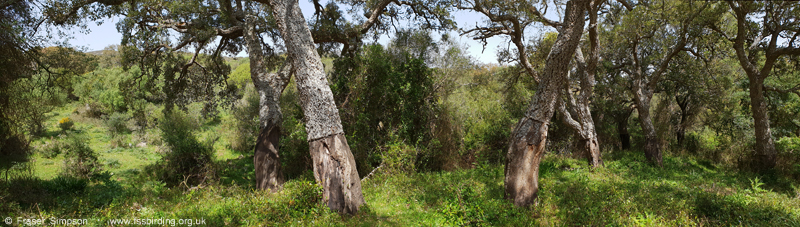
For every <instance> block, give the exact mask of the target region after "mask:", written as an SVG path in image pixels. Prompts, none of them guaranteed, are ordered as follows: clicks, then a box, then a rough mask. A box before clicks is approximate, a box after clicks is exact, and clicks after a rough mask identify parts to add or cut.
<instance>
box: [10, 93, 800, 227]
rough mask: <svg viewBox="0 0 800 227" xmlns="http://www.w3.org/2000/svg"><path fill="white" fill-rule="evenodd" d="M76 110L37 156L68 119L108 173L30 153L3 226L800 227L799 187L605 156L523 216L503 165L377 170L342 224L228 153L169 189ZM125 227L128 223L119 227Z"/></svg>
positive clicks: (153, 156) (555, 170) (145, 151)
mask: <svg viewBox="0 0 800 227" xmlns="http://www.w3.org/2000/svg"><path fill="white" fill-rule="evenodd" d="M75 108H76V106H75V105H67V106H65V107H62V108H59V109H57V110H56V111H54V112H53V113H52V114H51V115H50V116H49V117H50V119H49V120H48V121H47V122H48V123H52V124H50V125H51V126H50V127H49V128H48V132H47V133H46V134H45V135H46V136H43V137H41V138H38V139H36V140H35V141H33V142H32V146H33V147H38V146H42V144H44V143H45V142H46V141H49V140H51V138H52V137H58V135H59V134H60V129H58V127H56V126H55V124H54V122H57V121H58V119H61V118H63V117H65V116H69V117H71V118H75V119H76V120H75V121H76V125H75V128H74V129H73V133H77V134H81V135H83V136H85V137H86V138H87V139H88V143H89V147H90V148H92V149H93V150H94V151H95V152H97V154H98V159H99V161H100V163H102V164H104V167H103V169H104V170H105V171H107V172H106V173H105V174H102V175H100V176H98V177H95V178H93V179H91V180H77V179H72V178H67V177H61V176H60V175H59V173H60V172H61V169H62V167H61V166H62V165H63V157H62V156H63V155H58V156H56V157H54V158H45V157H43V156H42V155H41V154H39V153H34V154H33V155H32V156H30V157H29V158H28V159H27V160H26V162H24V164H27V166H28V167H29V168H17V167H16V166H18V165H19V163H16V162H14V161H15V160H13V159H2V160H0V162H2V163H0V167H2V168H3V169H0V170H3V175H2V176H3V183H2V184H0V218H3V219H4V220H9V219H5V218H7V217H10V218H12V219H10V220H12V222H11V224H10V225H12V226H22V225H25V223H26V222H25V219H28V220H29V221H31V220H33V219H40V220H41V219H44V223H45V224H50V223H51V221H58V219H64V221H67V220H71V221H72V223H79V222H82V220H73V219H85V220H86V221H87V223H86V224H88V225H90V226H109V225H115V226H128V225H135V224H136V223H135V222H137V221H138V222H140V223H154V225H156V226H165V225H168V226H171V225H172V224H175V225H177V226H187V225H189V224H190V223H191V225H200V226H203V225H205V226H223V225H225V226H263V225H269V226H272V225H290V226H307V225H313V226H354V225H356V226H443V225H455V226H460V225H482V226H530V225H534V226H537V225H540V226H564V225H569V226H578V225H580V226H587V225H588V226H606V225H612V226H620V225H623V226H708V225H711V226H720V225H722V226H730V225H736V226H740V225H741V226H800V182H797V181H794V180H792V179H789V178H786V177H781V176H773V175H765V176H762V175H757V174H753V173H749V172H741V171H737V170H731V169H726V168H723V167H720V166H717V165H715V164H713V163H711V162H709V161H706V160H702V159H698V158H694V157H691V156H677V157H676V156H673V155H665V158H664V167H663V168H654V167H651V166H650V165H648V164H646V163H645V161H644V156H643V155H642V153H641V152H636V151H610V152H606V153H604V154H603V159H604V161H605V166H604V167H602V168H599V169H596V170H592V169H591V168H589V167H588V166H587V164H586V163H585V161H583V160H575V159H572V158H569V157H563V156H559V155H547V156H546V158H545V160H544V161H543V162H542V165H541V167H540V168H541V176H540V187H541V191H540V192H539V199H538V203H537V204H536V205H534V206H532V207H530V208H516V207H514V206H513V205H511V204H510V203H509V202H507V201H505V200H504V199H503V166H502V165H477V167H476V168H473V169H463V170H456V171H450V172H422V173H390V172H381V171H380V170H379V171H378V173H377V174H376V175H374V176H372V177H370V178H369V179H367V180H365V181H363V182H362V187H363V192H364V197H365V198H366V202H367V205H365V206H364V207H362V210H361V211H360V212H359V213H358V214H357V215H354V216H348V215H339V214H336V213H334V212H331V211H330V210H329V209H328V208H327V207H326V206H325V205H323V204H321V202H320V191H321V189H320V188H319V187H318V186H317V185H316V184H315V183H314V180H313V176H312V175H311V173H310V172H309V173H307V174H304V175H302V176H300V177H297V178H294V179H289V180H288V182H287V183H286V184H285V187H284V189H283V190H282V191H280V192H278V193H268V192H264V191H257V190H254V180H253V179H252V176H253V163H252V157H251V156H247V155H242V154H236V153H235V152H232V151H230V150H229V149H227V148H225V147H224V146H223V145H215V146H214V150H215V165H216V166H217V167H218V172H217V175H218V180H216V181H214V182H212V183H207V184H204V185H203V186H200V187H188V186H172V187H170V186H168V185H167V184H166V183H164V182H160V181H157V180H155V179H153V178H152V177H149V176H147V174H143V171H144V169H146V167H147V166H148V165H155V164H156V163H157V161H158V160H159V159H160V158H161V155H160V154H159V152H160V151H159V148H158V147H157V146H153V145H147V144H144V145H142V144H133V143H130V142H129V141H134V140H133V139H132V137H133V135H132V134H127V135H125V136H127V137H126V138H127V139H123V140H119V139H117V140H116V141H112V140H114V139H113V138H110V137H109V136H108V135H107V133H106V129H105V126H103V123H102V121H101V120H98V119H90V118H81V117H80V116H77V115H76V114H74V113H73V110H74V109H75ZM219 127H221V126H220V125H219V124H218V122H217V123H214V122H210V123H207V124H203V125H202V126H201V133H200V135H199V136H198V137H200V138H201V139H202V138H205V137H208V136H213V135H214V134H215V133H216V132H218V131H219V130H220V128H219ZM157 133H158V131H157V130H156V131H151V132H147V133H145V135H144V136H148V135H150V134H157ZM112 143H115V144H116V146H111V144H112ZM137 145H139V146H137ZM20 163H21V162H20ZM362 174H363V173H362ZM187 219H190V220H187ZM126 220H127V221H129V222H130V223H129V224H124V223H122V224H118V223H116V222H117V221H120V222H124V221H126ZM170 221H173V223H170ZM62 223H64V222H62ZM3 224H8V223H6V222H0V225H3Z"/></svg>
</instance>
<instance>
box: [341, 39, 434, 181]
mask: <svg viewBox="0 0 800 227" xmlns="http://www.w3.org/2000/svg"><path fill="white" fill-rule="evenodd" d="M391 51H392V49H389V50H386V49H384V48H383V47H382V46H380V45H368V46H365V47H364V51H363V52H362V53H359V55H358V56H356V57H355V58H354V59H350V58H340V59H337V60H336V61H335V63H334V72H333V79H332V80H333V82H332V83H333V85H332V86H331V89H332V90H333V92H334V97H337V102H338V103H339V105H340V106H342V107H343V108H341V112H342V113H341V114H340V115H341V116H342V123H343V126H344V131H345V132H346V133H348V138H352V139H348V142H349V144H350V147H351V149H353V151H354V155H355V156H356V163H359V169H360V170H362V171H366V170H368V169H370V167H369V165H372V166H375V165H377V164H378V163H380V155H379V153H378V151H377V149H376V148H378V147H380V146H383V145H385V144H386V143H387V142H388V141H389V137H388V135H389V134H390V133H393V134H396V135H397V136H398V138H399V140H402V141H405V143H407V144H409V145H411V146H425V145H426V142H427V141H430V138H431V134H430V130H429V123H430V122H429V120H430V118H431V116H433V114H434V110H435V109H436V103H435V102H434V100H435V98H434V93H433V86H432V85H433V84H432V83H433V81H432V78H431V71H430V69H428V67H427V66H426V64H425V61H424V59H420V58H413V57H412V55H411V54H410V53H402V52H401V53H391V54H390V52H391Z"/></svg>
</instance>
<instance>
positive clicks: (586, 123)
mask: <svg viewBox="0 0 800 227" xmlns="http://www.w3.org/2000/svg"><path fill="white" fill-rule="evenodd" d="M575 60H576V63H577V65H578V70H577V72H578V73H577V74H578V76H580V78H579V80H580V83H581V89H580V91H581V93H580V94H578V98H577V100H576V98H575V97H574V95H573V94H572V92H571V91H570V86H569V82H567V83H564V85H565V86H564V89H562V92H563V95H562V96H563V97H562V99H558V112H559V113H561V114H562V115H564V117H562V118H561V119H562V120H563V121H564V123H565V124H567V125H568V126H570V128H572V129H573V130H575V132H576V133H577V134H578V136H579V137H580V138H579V143H580V148H581V149H582V150H583V153H584V156H585V157H586V158H587V160H588V161H589V164H590V165H591V166H592V168H597V167H600V165H602V164H603V160H602V159H601V158H600V146H599V143H598V142H597V132H596V131H595V127H594V120H593V119H592V113H591V110H590V109H589V99H591V96H592V94H593V86H594V72H589V70H588V69H587V67H586V61H585V60H584V58H583V53H582V51H581V49H580V48H577V50H575ZM594 65H596V64H594ZM567 75H569V73H568V74H567ZM567 79H568V80H569V79H571V78H569V76H567ZM564 99H566V101H564ZM567 107H571V110H573V111H570V110H568V109H567ZM571 112H574V114H572V113H571ZM573 115H575V116H576V117H577V118H573V117H572V116H573Z"/></svg>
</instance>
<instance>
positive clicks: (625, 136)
mask: <svg viewBox="0 0 800 227" xmlns="http://www.w3.org/2000/svg"><path fill="white" fill-rule="evenodd" d="M631 112H633V110H632V109H631V110H628V111H621V113H619V114H616V116H614V120H615V121H616V122H617V135H618V136H619V143H620V148H621V149H622V150H630V149H631V134H630V133H628V118H630V117H631Z"/></svg>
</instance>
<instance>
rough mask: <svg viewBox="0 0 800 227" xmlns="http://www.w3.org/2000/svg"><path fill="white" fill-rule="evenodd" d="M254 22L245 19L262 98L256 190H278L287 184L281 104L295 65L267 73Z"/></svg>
mask: <svg viewBox="0 0 800 227" xmlns="http://www.w3.org/2000/svg"><path fill="white" fill-rule="evenodd" d="M254 22H255V18H253V17H252V16H247V17H246V18H245V23H244V39H245V43H246V44H247V51H248V54H249V55H250V78H251V79H252V80H253V84H254V85H255V87H256V90H257V91H258V95H259V97H260V101H259V111H258V116H259V134H258V137H257V138H256V146H255V149H254V150H255V151H254V155H253V165H254V166H255V174H256V176H255V177H256V188H257V189H261V190H269V191H277V190H280V188H281V186H282V185H283V183H284V178H283V171H282V168H281V162H280V152H279V150H278V148H279V145H278V143H279V142H280V139H281V124H282V122H283V114H282V113H281V108H280V105H279V104H280V97H281V93H283V89H285V88H286V85H287V84H289V79H290V76H291V66H288V65H284V66H283V67H281V69H280V70H279V71H278V72H277V73H268V72H267V68H268V67H267V66H266V58H265V56H264V55H263V50H262V49H261V40H260V38H259V36H258V34H257V32H256V30H255V23H254Z"/></svg>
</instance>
